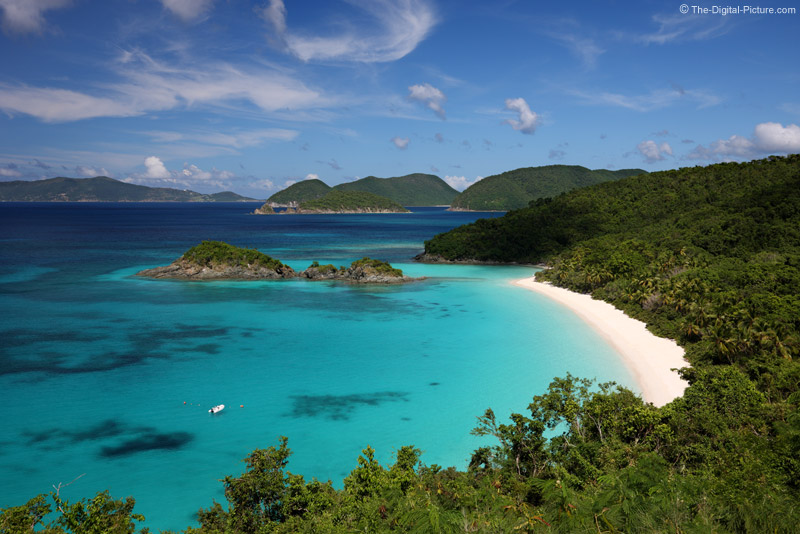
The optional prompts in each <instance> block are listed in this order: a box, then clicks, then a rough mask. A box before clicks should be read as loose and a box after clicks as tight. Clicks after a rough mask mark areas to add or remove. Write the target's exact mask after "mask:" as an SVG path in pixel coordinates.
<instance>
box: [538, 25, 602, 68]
mask: <svg viewBox="0 0 800 534" xmlns="http://www.w3.org/2000/svg"><path fill="white" fill-rule="evenodd" d="M545 35H547V36H549V37H551V38H553V39H555V40H556V41H558V42H559V43H561V44H562V45H564V46H565V47H567V49H569V51H570V52H572V54H573V55H575V56H576V57H577V58H578V59H580V60H581V63H583V65H584V67H586V68H594V67H595V65H596V64H597V58H598V57H599V56H600V55H601V54H603V53H605V50H604V49H602V48H600V46H598V45H597V43H595V41H594V40H593V39H590V38H588V37H583V36H578V35H575V34H572V33H556V32H549V33H546V34H545Z"/></svg>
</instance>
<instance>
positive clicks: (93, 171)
mask: <svg viewBox="0 0 800 534" xmlns="http://www.w3.org/2000/svg"><path fill="white" fill-rule="evenodd" d="M75 174H77V175H79V176H85V177H87V178H93V177H95V176H113V174H112V173H110V172H109V171H107V170H106V169H105V168H104V167H100V168H96V167H89V166H87V165H76V166H75Z"/></svg>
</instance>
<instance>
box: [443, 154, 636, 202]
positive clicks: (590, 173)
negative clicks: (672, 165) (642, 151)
mask: <svg viewBox="0 0 800 534" xmlns="http://www.w3.org/2000/svg"><path fill="white" fill-rule="evenodd" d="M637 174H646V172H645V171H644V170H642V169H620V170H617V171H609V170H607V169H597V170H589V169H587V168H586V167H581V166H580V165H544V166H541V167H523V168H521V169H514V170H512V171H506V172H504V173H501V174H495V175H493V176H487V177H486V178H483V179H482V180H479V181H477V182H475V183H474V184H472V185H471V186H469V187H468V188H467V189H466V190H464V192H463V193H460V194H459V195H458V196H457V197H455V199H453V202H452V205H451V209H463V210H472V211H482V210H487V211H491V210H497V211H505V210H513V209H519V208H523V207H525V206H527V205H528V202H530V201H532V200H536V199H538V198H546V197H551V196H555V195H558V194H560V193H566V192H567V191H571V190H573V189H576V188H578V187H586V186H588V185H594V184H599V183H601V182H607V181H610V180H619V179H620V178H624V177H626V176H634V175H637Z"/></svg>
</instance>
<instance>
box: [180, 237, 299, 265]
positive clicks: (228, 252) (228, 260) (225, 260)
mask: <svg viewBox="0 0 800 534" xmlns="http://www.w3.org/2000/svg"><path fill="white" fill-rule="evenodd" d="M182 259H183V260H186V261H188V262H190V263H194V264H196V265H201V266H211V265H241V266H242V267H246V266H249V265H253V266H259V267H266V268H268V269H283V268H285V267H286V265H284V264H283V263H281V262H280V261H279V260H276V259H275V258H272V257H270V256H267V255H266V254H264V253H263V252H259V251H257V250H255V249H250V248H241V247H236V246H233V245H229V244H228V243H224V242H222V241H203V242H202V243H200V244H199V245H195V246H193V247H192V248H190V249H189V250H187V251H186V252H184V254H183V256H182Z"/></svg>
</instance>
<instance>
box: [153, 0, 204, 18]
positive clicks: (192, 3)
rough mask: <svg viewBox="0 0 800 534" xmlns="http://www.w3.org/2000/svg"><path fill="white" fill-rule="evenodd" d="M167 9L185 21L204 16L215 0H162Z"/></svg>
mask: <svg viewBox="0 0 800 534" xmlns="http://www.w3.org/2000/svg"><path fill="white" fill-rule="evenodd" d="M161 3H162V4H163V5H164V8H165V9H168V10H169V11H171V12H172V13H173V14H174V15H176V16H178V17H179V18H180V19H182V20H183V21H185V22H189V21H193V20H197V19H200V18H203V17H204V16H205V15H206V13H208V10H209V9H210V8H211V5H212V4H213V3H214V0H161Z"/></svg>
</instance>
